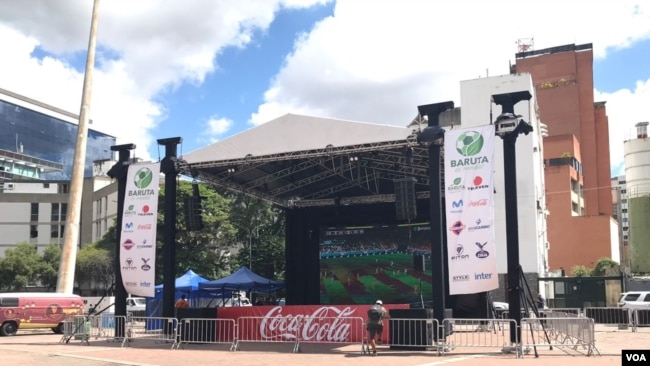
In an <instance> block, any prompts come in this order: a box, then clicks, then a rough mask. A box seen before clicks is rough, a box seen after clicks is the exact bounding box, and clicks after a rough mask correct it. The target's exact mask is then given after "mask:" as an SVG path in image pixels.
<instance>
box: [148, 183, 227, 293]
mask: <svg viewBox="0 0 650 366" xmlns="http://www.w3.org/2000/svg"><path fill="white" fill-rule="evenodd" d="M192 194H193V193H192V182H188V181H182V180H181V181H178V184H177V189H176V213H177V215H176V274H177V275H181V274H183V273H185V272H187V270H189V269H191V270H193V271H194V272H196V273H197V274H199V275H201V276H203V277H205V278H209V279H215V278H220V277H223V276H225V275H227V274H229V273H230V272H231V270H230V268H228V266H227V261H228V255H229V251H230V250H231V249H232V248H233V247H234V246H235V245H236V240H235V236H236V233H237V229H236V228H235V227H234V226H233V225H232V223H231V222H230V199H228V198H226V197H224V196H223V195H221V194H219V192H217V191H216V189H215V188H214V187H213V186H211V185H206V184H201V183H199V194H200V195H201V197H202V200H201V206H202V218H203V229H202V230H200V231H189V230H188V229H187V225H186V223H185V215H184V212H185V206H184V205H185V199H186V197H190V196H192ZM164 210H165V189H164V185H163V186H161V188H160V195H159V201H158V225H157V230H158V232H157V236H156V247H157V250H156V283H162V273H163V244H164Z"/></svg>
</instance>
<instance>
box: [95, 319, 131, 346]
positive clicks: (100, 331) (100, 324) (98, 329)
mask: <svg viewBox="0 0 650 366" xmlns="http://www.w3.org/2000/svg"><path fill="white" fill-rule="evenodd" d="M89 319H90V334H89V338H90V339H91V340H93V339H94V340H99V339H102V340H105V341H107V342H114V341H121V340H122V339H123V338H124V335H125V334H126V332H125V330H126V319H127V318H126V316H115V314H111V313H107V314H100V315H91V316H89ZM120 335H121V336H120Z"/></svg>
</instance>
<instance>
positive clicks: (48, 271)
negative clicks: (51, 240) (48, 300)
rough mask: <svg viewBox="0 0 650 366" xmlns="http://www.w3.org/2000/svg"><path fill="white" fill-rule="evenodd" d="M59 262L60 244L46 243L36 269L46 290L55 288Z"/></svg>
mask: <svg viewBox="0 0 650 366" xmlns="http://www.w3.org/2000/svg"><path fill="white" fill-rule="evenodd" d="M60 262H61V246H60V245H59V244H50V245H48V246H47V247H46V248H45V251H44V252H43V256H42V257H41V264H40V268H39V269H38V273H39V274H40V275H39V279H40V281H41V285H43V287H46V288H47V289H48V290H53V289H56V283H57V280H58V278H59V264H60Z"/></svg>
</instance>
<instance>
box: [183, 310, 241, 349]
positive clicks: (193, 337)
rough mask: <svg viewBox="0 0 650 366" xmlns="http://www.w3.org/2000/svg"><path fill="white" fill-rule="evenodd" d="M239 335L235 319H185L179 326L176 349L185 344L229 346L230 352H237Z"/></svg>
mask: <svg viewBox="0 0 650 366" xmlns="http://www.w3.org/2000/svg"><path fill="white" fill-rule="evenodd" d="M237 333H238V332H237V323H236V322H235V320H234V319H207V318H205V319H201V318H185V319H181V321H180V323H179V324H178V341H177V342H176V344H175V348H176V349H178V348H183V345H184V344H229V345H230V348H229V349H230V351H235V350H236V349H237V341H238V339H237Z"/></svg>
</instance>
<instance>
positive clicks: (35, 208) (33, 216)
mask: <svg viewBox="0 0 650 366" xmlns="http://www.w3.org/2000/svg"><path fill="white" fill-rule="evenodd" d="M30 221H38V203H32V208H31V218H30Z"/></svg>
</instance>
